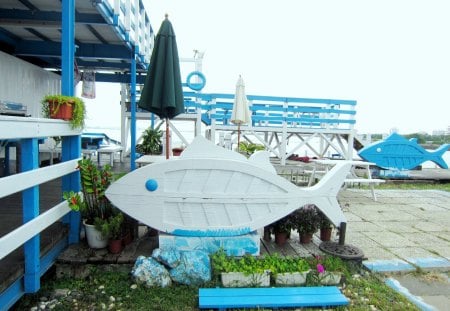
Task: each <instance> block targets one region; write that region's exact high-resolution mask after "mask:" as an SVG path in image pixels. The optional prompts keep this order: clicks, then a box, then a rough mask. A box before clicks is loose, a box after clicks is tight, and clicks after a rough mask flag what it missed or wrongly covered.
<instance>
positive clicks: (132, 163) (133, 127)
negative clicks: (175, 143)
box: [130, 49, 136, 171]
mask: <svg viewBox="0 0 450 311" xmlns="http://www.w3.org/2000/svg"><path fill="white" fill-rule="evenodd" d="M135 169H136V52H135V50H134V49H133V52H132V58H131V153H130V170H131V171H134V170H135Z"/></svg>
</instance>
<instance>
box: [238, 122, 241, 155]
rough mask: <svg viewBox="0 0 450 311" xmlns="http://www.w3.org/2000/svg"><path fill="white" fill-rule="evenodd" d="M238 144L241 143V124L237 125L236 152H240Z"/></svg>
mask: <svg viewBox="0 0 450 311" xmlns="http://www.w3.org/2000/svg"><path fill="white" fill-rule="evenodd" d="M240 142H241V124H240V123H239V124H238V147H237V150H238V152H239V150H240V149H239V145H240Z"/></svg>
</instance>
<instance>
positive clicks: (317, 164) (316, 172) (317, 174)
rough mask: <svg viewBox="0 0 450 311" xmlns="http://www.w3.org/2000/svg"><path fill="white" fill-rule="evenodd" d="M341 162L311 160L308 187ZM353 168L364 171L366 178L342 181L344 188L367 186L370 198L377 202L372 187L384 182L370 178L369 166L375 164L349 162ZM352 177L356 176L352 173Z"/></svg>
mask: <svg viewBox="0 0 450 311" xmlns="http://www.w3.org/2000/svg"><path fill="white" fill-rule="evenodd" d="M340 161H343V160H313V161H312V163H313V165H314V167H313V171H312V173H311V176H310V178H309V183H308V186H312V184H313V183H314V181H315V179H316V178H319V179H320V178H322V176H323V175H325V174H326V173H328V171H329V170H330V168H331V167H333V166H334V165H336V164H337V163H339V162H340ZM351 163H352V165H353V168H354V167H356V166H359V167H363V168H364V170H365V176H367V177H364V178H363V177H359V178H347V179H345V180H344V187H345V186H346V185H351V184H355V183H358V184H367V185H369V187H370V190H371V192H372V198H373V200H374V201H376V200H377V196H376V194H375V189H374V186H375V185H378V184H380V183H384V182H385V181H384V180H383V179H374V178H372V172H371V171H370V166H371V165H375V163H372V162H365V161H351ZM318 168H321V169H318ZM351 173H352V177H354V176H356V174H355V173H354V172H353V171H352V172H351Z"/></svg>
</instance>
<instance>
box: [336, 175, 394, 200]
mask: <svg viewBox="0 0 450 311" xmlns="http://www.w3.org/2000/svg"><path fill="white" fill-rule="evenodd" d="M384 182H386V181H385V180H384V179H376V178H353V179H346V180H344V183H345V185H353V184H367V185H369V187H370V191H371V192H372V198H373V200H374V201H376V200H377V196H376V194H375V189H374V186H375V185H379V184H381V183H384Z"/></svg>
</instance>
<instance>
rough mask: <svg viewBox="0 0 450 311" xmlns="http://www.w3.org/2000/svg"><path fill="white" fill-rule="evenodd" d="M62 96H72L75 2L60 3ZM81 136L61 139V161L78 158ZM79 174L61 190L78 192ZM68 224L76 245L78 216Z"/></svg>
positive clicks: (66, 178)
mask: <svg viewBox="0 0 450 311" xmlns="http://www.w3.org/2000/svg"><path fill="white" fill-rule="evenodd" d="M61 53H62V66H61V67H62V77H61V91H62V94H64V95H68V96H73V95H74V93H75V91H74V64H75V0H63V1H62V38H61ZM80 154H81V136H80V135H76V136H66V137H63V139H62V160H63V161H68V160H72V159H76V158H78V157H80ZM80 188H81V187H80V173H79V172H75V173H72V174H70V175H67V176H64V177H63V178H62V190H63V191H70V190H73V191H75V192H77V191H80ZM64 220H65V221H66V222H69V224H70V231H69V244H73V243H78V242H79V237H80V214H79V213H75V212H70V213H69V214H68V216H67V217H65V218H64Z"/></svg>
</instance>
